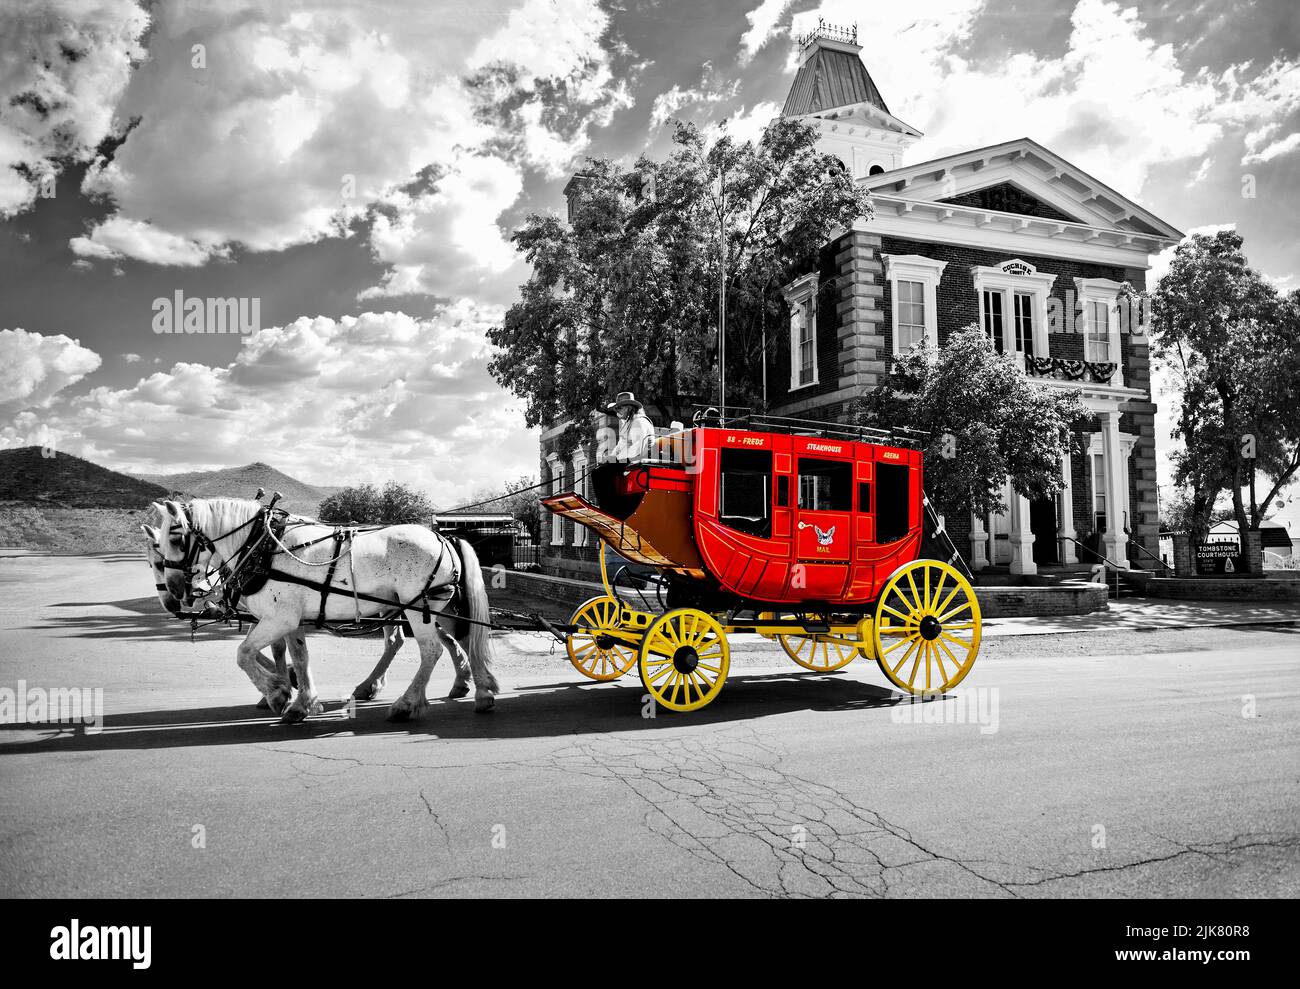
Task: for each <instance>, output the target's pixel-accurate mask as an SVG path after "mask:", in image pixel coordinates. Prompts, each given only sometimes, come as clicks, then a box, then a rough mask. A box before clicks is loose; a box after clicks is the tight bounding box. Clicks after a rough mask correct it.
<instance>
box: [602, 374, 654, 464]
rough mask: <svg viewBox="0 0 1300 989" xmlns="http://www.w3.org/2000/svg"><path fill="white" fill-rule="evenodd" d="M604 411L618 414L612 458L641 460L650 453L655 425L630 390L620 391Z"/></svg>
mask: <svg viewBox="0 0 1300 989" xmlns="http://www.w3.org/2000/svg"><path fill="white" fill-rule="evenodd" d="M605 412H606V413H612V414H613V415H616V416H618V442H617V443H616V444H615V445H614V456H613V459H614V460H621V461H633V460H643V459H645V457H646V456H647V455H648V454H649V453H650V444H651V443H652V442H653V441H654V437H655V427H654V423H652V422H651V421H650V417H649V416H648V415H646V413H645V407H644V406H643V405H642V404H641V403H640V402H638V401H637V400H636V396H634V395H633V394H632V393H631V392H630V391H621V392H619V393H618V396H617V397H616V398H615V399H614V401H613V403H612V404H610V405H607V406H606V407H605Z"/></svg>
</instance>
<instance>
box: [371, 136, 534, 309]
mask: <svg viewBox="0 0 1300 989" xmlns="http://www.w3.org/2000/svg"><path fill="white" fill-rule="evenodd" d="M522 188H523V180H522V177H521V175H520V173H519V170H518V169H517V168H514V167H513V166H511V165H510V164H508V163H507V162H505V161H502V160H501V159H500V158H495V157H491V156H486V155H484V156H474V157H472V158H466V159H465V160H463V161H461V162H459V163H458V164H457V167H456V170H455V171H453V172H452V173H450V174H449V175H447V176H446V177H445V178H443V179H442V180H441V181H439V182H438V184H437V185H436V186H435V187H434V188H433V189H431V190H430V191H428V192H425V193H423V194H418V195H409V194H407V193H398V194H395V195H393V196H391V197H389V198H387V199H386V200H385V205H388V206H391V207H392V208H393V210H394V212H395V216H393V217H391V218H390V216H389V215H387V214H383V215H380V216H378V217H376V219H375V222H374V226H373V229H372V231H371V236H370V243H371V247H372V249H373V250H374V252H375V256H376V257H377V258H379V259H381V260H383V261H384V262H386V263H387V264H388V265H389V270H388V272H387V274H386V275H385V277H384V280H383V283H382V284H381V285H379V286H375V287H373V288H370V289H367V290H366V291H364V292H362V293H361V297H362V298H375V297H382V296H391V295H402V294H407V293H416V292H430V293H434V294H437V295H452V294H455V293H456V292H457V291H458V290H459V289H461V288H464V287H466V286H470V285H474V286H477V285H478V284H480V283H481V282H483V281H484V280H486V279H488V278H491V277H494V276H497V275H500V274H501V273H502V272H504V271H505V270H506V269H507V268H509V267H510V265H511V264H513V263H514V262H515V260H516V259H515V252H514V248H513V247H512V245H511V244H510V243H509V242H508V241H507V240H506V238H505V236H504V235H503V234H502V231H501V228H500V227H499V226H497V223H496V219H497V217H498V216H499V215H500V214H501V212H502V211H503V210H505V209H506V208H507V207H508V206H510V204H511V203H513V202H514V201H515V200H516V199H517V198H518V197H519V194H520V192H521V191H522Z"/></svg>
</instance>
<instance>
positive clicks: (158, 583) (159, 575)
mask: <svg viewBox="0 0 1300 989" xmlns="http://www.w3.org/2000/svg"><path fill="white" fill-rule="evenodd" d="M140 531H141V532H143V533H144V556H145V559H146V560H147V561H148V562H149V568H150V569H151V570H152V571H153V579H154V584H153V586H154V589H155V590H156V591H157V592H158V600H159V602H161V604H162V606H163V607H164V608H166V609H167V610H168V611H170V612H171V613H172V614H179V613H180V611H181V602H180V601H178V600H177V599H176V598H175V597H173V596H172V592H171V591H169V590H168V589H167V575H166V567H165V566H164V563H163V555H162V549H161V548H160V547H159V535H158V530H157V529H155V528H154V527H153V526H151V525H141V526H140ZM201 562H206V561H205V560H203V559H202V558H201ZM195 584H198V585H199V586H200V587H201V586H202V582H201V580H200V579H199V578H197V577H196V578H195V580H194V581H192V582H191V587H193V586H195ZM219 586H220V585H219V584H216V583H213V584H210V585H209V586H208V587H206V588H204V590H206V591H207V592H208V593H209V594H210V593H212V592H213V591H215V590H216V589H217V588H218V587H219ZM383 630H384V654H383V655H382V656H380V657H379V662H378V663H377V664H375V668H374V669H373V670H371V671H370V675H369V676H368V677H366V679H364V680H362V681H361V682H360V683H359V684H357V686H356V688H355V689H354V690H353V691H352V696H353V697H355V698H356V699H357V700H359V701H369V700H374V699H375V697H376V696H378V694H379V691H380V690H382V689H383V686H384V683H385V681H386V680H387V677H388V667H389V666H391V665H392V662H393V657H395V656H396V655H397V652H398V650H399V649H401V648H402V643H404V642H405V641H406V636H405V634H403V632H402V626H400V625H385V626H383ZM286 646H288V647H289V648H294V647H297V648H301V649H306V648H307V641H306V639H305V638H304V636H303V634H302V633H301V632H291V633H290V634H289V635H286V636H285V637H284V638H283V639H277V640H276V641H275V642H272V643H271V657H272V658H273V659H274V660H275V675H276V677H277V678H278V679H280V680H283V681H287V682H288V683H289V684H290V686H297V683H296V678H297V674H296V673H295V674H293V676H290V675H289V668H288V665H287V664H286V663H285V660H284V656H285V648H286ZM468 676H469V671H468V670H466V671H465V677H468ZM468 691H469V688H468V687H466V688H465V693H468ZM459 696H462V697H463V696H464V693H462V694H460V695H459ZM257 706H258V707H259V708H269V707H270V706H271V703H270V701H268V700H267V698H266V697H265V696H262V697H259V698H258V699H257ZM275 713H276V714H279V713H280V712H279V711H276V712H275Z"/></svg>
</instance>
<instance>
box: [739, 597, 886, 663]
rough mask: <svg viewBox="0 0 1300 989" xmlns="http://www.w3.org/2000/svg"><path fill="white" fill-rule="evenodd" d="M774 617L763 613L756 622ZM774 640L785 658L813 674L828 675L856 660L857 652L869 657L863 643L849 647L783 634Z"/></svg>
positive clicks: (772, 614)
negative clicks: (783, 652)
mask: <svg viewBox="0 0 1300 989" xmlns="http://www.w3.org/2000/svg"><path fill="white" fill-rule="evenodd" d="M776 617H777V616H776V612H773V611H765V612H763V613H762V614H761V615H759V616H758V620H759V621H767V620H769V619H774V618H776ZM775 638H776V641H777V642H779V643H781V648H782V649H784V650H785V654H786V655H787V656H789V657H790V658H791V659H793V660H794V661H795V662H796V663H798V664H799V665H800V666H802V667H803V668H804V669H805V670H812V671H813V672H814V673H830V672H832V671H833V670H838V669H840V668H841V667H844V666H848V665H849V664H850V663H851V662H853V661H854V660H855V659H857V658H858V655H859V652H861V654H862V655H868V656H869V655H870V653H869V652H868V651H867V647H866V645H865V643H863V644H859V645H855V646H851V645H847V644H846V643H843V642H839V641H835V642H830V641H827V640H826V639H825V638H822V637H821V636H818V635H795V634H788V635H787V634H784V633H782V634H778V635H777V636H775Z"/></svg>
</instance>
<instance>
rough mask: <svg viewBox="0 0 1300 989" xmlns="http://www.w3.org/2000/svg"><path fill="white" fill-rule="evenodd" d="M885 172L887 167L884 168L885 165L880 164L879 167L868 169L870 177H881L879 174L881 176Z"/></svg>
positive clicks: (874, 166) (873, 166)
mask: <svg viewBox="0 0 1300 989" xmlns="http://www.w3.org/2000/svg"><path fill="white" fill-rule="evenodd" d="M884 170H885V166H884V165H879V164H877V165H872V166H871V167H870V168H869V169H867V174H868V175H879V174H880V173H881V172H883V171H884Z"/></svg>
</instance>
